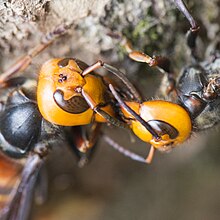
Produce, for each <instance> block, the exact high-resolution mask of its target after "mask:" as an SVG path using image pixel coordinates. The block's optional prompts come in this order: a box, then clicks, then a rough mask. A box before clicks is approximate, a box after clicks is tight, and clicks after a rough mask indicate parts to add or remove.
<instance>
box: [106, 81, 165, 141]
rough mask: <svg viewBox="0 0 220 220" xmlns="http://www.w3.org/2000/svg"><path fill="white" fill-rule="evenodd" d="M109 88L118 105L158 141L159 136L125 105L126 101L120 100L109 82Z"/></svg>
mask: <svg viewBox="0 0 220 220" xmlns="http://www.w3.org/2000/svg"><path fill="white" fill-rule="evenodd" d="M109 89H110V90H111V92H112V94H113V96H114V97H115V99H116V100H117V101H118V103H119V104H120V106H122V107H123V108H124V109H126V111H128V112H129V113H130V114H131V115H132V116H133V117H134V118H135V119H136V120H137V121H139V122H140V123H141V124H142V125H143V126H144V127H145V128H146V129H147V130H148V131H149V132H150V133H151V134H152V136H153V137H154V139H155V140H156V141H159V140H160V139H161V137H160V136H159V135H158V134H157V132H156V131H155V130H154V129H153V128H152V127H151V125H150V124H149V123H148V122H146V121H145V120H144V119H142V118H141V117H140V116H139V115H138V114H137V113H136V112H135V111H134V110H132V109H131V108H130V107H129V106H128V105H126V103H125V102H124V101H123V100H122V98H121V97H120V95H119V94H118V93H117V92H116V90H115V89H114V87H113V86H112V85H111V84H109Z"/></svg>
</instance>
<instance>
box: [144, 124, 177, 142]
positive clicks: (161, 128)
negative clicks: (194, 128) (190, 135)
mask: <svg viewBox="0 0 220 220" xmlns="http://www.w3.org/2000/svg"><path fill="white" fill-rule="evenodd" d="M148 123H149V124H150V125H151V126H152V128H154V129H155V131H156V132H157V133H158V135H159V136H163V135H165V134H168V135H169V137H170V139H175V138H177V136H178V135H179V132H178V131H177V130H176V128H174V127H173V126H172V125H170V124H168V123H166V122H165V121H160V120H150V121H148Z"/></svg>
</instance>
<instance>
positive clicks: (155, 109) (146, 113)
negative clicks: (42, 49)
mask: <svg viewBox="0 0 220 220" xmlns="http://www.w3.org/2000/svg"><path fill="white" fill-rule="evenodd" d="M126 104H127V105H128V106H129V107H130V108H131V109H132V110H133V111H135V112H136V113H137V114H138V115H139V116H140V117H141V118H142V119H143V120H144V121H145V122H147V123H148V124H149V125H150V126H151V128H152V129H153V130H154V131H155V132H156V134H158V136H159V139H157V138H155V137H154V136H153V135H152V134H151V133H150V132H149V130H147V129H146V127H145V126H143V125H142V124H141V123H140V122H139V121H138V120H136V119H135V117H134V116H133V115H131V114H130V113H129V112H128V111H126V109H124V108H123V107H121V108H122V112H123V114H124V116H125V117H126V118H128V120H129V123H130V127H131V129H132V130H133V132H134V133H135V134H136V135H137V136H138V137H139V138H140V139H141V140H143V141H145V142H148V143H150V144H151V145H152V146H153V147H155V148H156V149H158V150H160V151H167V150H169V149H170V148H172V147H175V146H176V145H178V144H180V143H183V142H184V141H185V140H186V139H188V138H189V136H190V134H191V131H192V123H191V118H190V116H189V114H188V112H187V111H186V110H185V109H184V108H183V107H181V106H180V105H178V104H175V103H171V102H168V101H163V100H154V101H147V102H143V103H136V102H126Z"/></svg>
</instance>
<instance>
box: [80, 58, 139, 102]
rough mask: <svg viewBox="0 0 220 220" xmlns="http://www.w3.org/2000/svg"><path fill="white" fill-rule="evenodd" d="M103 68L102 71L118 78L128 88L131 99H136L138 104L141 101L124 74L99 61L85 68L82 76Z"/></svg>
mask: <svg viewBox="0 0 220 220" xmlns="http://www.w3.org/2000/svg"><path fill="white" fill-rule="evenodd" d="M101 67H103V68H104V69H106V70H107V71H109V72H111V73H113V74H114V75H115V76H116V77H118V78H119V79H120V80H121V81H122V82H123V83H124V84H125V85H126V87H127V88H128V90H129V91H130V92H131V95H132V97H131V98H132V99H136V101H138V102H140V101H141V96H140V94H139V93H138V91H137V90H136V88H135V87H134V86H133V85H132V84H131V83H130V81H129V80H128V79H127V77H126V76H125V74H124V73H122V72H121V71H120V70H119V69H117V68H115V67H113V66H111V65H109V64H107V63H104V62H102V61H101V60H99V61H97V62H96V63H94V64H93V65H91V66H89V67H88V68H86V69H85V70H84V71H83V72H82V75H83V76H85V75H87V74H88V73H91V72H92V71H94V70H96V69H99V68H101Z"/></svg>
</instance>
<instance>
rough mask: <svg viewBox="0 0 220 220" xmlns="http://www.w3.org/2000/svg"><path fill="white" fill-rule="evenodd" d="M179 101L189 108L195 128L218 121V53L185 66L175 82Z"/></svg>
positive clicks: (210, 125)
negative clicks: (204, 60)
mask: <svg viewBox="0 0 220 220" xmlns="http://www.w3.org/2000/svg"><path fill="white" fill-rule="evenodd" d="M177 91H178V96H179V99H180V103H181V104H182V105H183V106H185V108H186V109H188V110H189V112H190V115H191V117H192V119H193V120H194V127H195V129H196V130H202V129H206V128H210V127H212V126H214V125H215V124H217V123H218V122H219V121H220V54H219V53H217V52H216V53H215V55H214V56H212V58H211V59H210V61H208V62H207V61H206V62H202V63H197V64H196V65H191V66H189V67H187V68H185V69H184V70H183V72H182V74H181V76H180V78H179V81H178V83H177Z"/></svg>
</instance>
